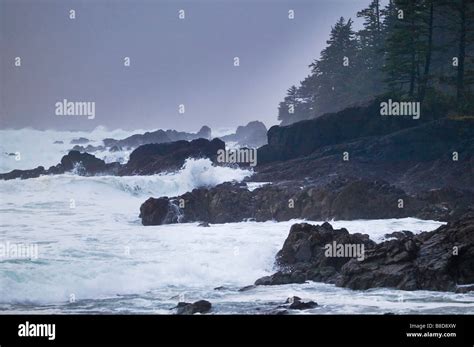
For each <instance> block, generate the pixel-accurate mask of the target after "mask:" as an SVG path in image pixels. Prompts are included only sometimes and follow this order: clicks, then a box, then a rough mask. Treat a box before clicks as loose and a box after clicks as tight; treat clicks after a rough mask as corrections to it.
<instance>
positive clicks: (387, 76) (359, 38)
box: [278, 0, 474, 125]
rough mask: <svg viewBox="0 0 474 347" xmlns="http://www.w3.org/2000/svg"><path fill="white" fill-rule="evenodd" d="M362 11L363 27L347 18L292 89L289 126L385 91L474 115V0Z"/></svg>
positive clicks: (283, 108) (284, 116) (394, 0)
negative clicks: (305, 75)
mask: <svg viewBox="0 0 474 347" xmlns="http://www.w3.org/2000/svg"><path fill="white" fill-rule="evenodd" d="M357 17H361V18H363V20H364V23H363V28H362V29H361V30H360V31H357V32H355V31H354V30H353V22H352V20H351V19H349V20H345V19H344V18H342V17H341V18H340V19H339V20H338V22H337V23H336V24H335V25H334V26H333V27H332V29H331V34H330V37H329V40H328V41H327V47H326V48H325V49H324V50H323V51H322V52H321V56H320V58H319V59H317V60H315V61H314V62H313V63H312V64H311V65H309V67H310V68H311V73H310V74H309V76H307V77H306V78H305V79H304V80H303V81H301V83H300V85H299V86H292V87H291V88H290V89H288V92H287V96H286V97H285V99H284V101H282V102H281V103H280V105H279V114H278V119H279V120H280V121H281V125H287V124H291V123H294V122H298V121H301V120H304V119H310V118H314V117H318V116H320V115H322V114H324V113H328V112H335V111H338V110H341V109H343V108H345V107H347V106H349V105H354V104H358V103H361V102H364V101H368V100H371V99H374V98H375V97H378V96H381V95H386V96H389V97H392V98H397V99H399V100H405V99H406V100H410V101H420V102H422V107H423V105H425V106H426V105H428V106H429V105H431V106H432V107H433V105H443V106H444V107H445V108H446V109H447V110H450V111H452V112H456V113H457V114H462V115H464V114H468V113H469V114H472V113H473V111H472V110H473V108H474V86H473V84H474V54H473V52H474V47H473V46H474V0H390V1H389V3H388V4H387V5H385V6H383V5H382V2H381V1H380V0H373V1H372V2H371V3H370V5H369V6H368V7H367V8H365V9H363V10H361V11H360V12H358V13H357ZM428 109H429V107H428Z"/></svg>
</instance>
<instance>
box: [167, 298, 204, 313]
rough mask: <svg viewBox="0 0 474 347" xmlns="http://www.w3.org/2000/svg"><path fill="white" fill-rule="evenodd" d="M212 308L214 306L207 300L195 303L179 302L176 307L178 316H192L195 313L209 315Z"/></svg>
mask: <svg viewBox="0 0 474 347" xmlns="http://www.w3.org/2000/svg"><path fill="white" fill-rule="evenodd" d="M211 308H212V304H211V303H210V302H209V301H207V300H199V301H196V302H193V303H190V302H179V303H178V305H177V306H176V307H174V308H173V309H176V314H178V315H192V314H195V313H208V312H209V311H210V310H211Z"/></svg>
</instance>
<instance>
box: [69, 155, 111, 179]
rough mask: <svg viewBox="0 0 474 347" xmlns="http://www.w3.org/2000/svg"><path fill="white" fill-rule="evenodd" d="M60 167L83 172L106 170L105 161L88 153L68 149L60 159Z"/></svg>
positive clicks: (94, 172) (92, 172)
mask: <svg viewBox="0 0 474 347" xmlns="http://www.w3.org/2000/svg"><path fill="white" fill-rule="evenodd" d="M60 165H61V168H62V169H63V170H64V171H72V170H74V169H77V170H79V173H83V174H96V173H99V172H104V171H106V165H105V162H104V161H103V160H101V159H98V158H96V157H94V156H93V155H91V154H89V153H80V152H78V151H70V152H69V153H68V154H67V155H65V156H64V157H62V159H61V164H60Z"/></svg>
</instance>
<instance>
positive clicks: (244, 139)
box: [221, 121, 267, 148]
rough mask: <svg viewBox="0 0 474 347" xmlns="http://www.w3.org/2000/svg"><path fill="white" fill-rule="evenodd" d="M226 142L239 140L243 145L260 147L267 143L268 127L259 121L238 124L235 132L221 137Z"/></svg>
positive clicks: (240, 144) (239, 143) (238, 142)
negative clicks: (243, 124) (242, 124)
mask: <svg viewBox="0 0 474 347" xmlns="http://www.w3.org/2000/svg"><path fill="white" fill-rule="evenodd" d="M221 140H222V141H224V142H228V141H232V142H237V144H238V145H239V146H242V147H254V148H256V147H260V146H263V145H265V144H266V143H267V127H266V126H265V124H263V123H262V122H259V121H253V122H250V123H248V124H247V125H245V126H238V127H237V130H236V131H235V133H234V134H230V135H225V136H222V137H221Z"/></svg>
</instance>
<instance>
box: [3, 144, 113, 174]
mask: <svg viewBox="0 0 474 347" xmlns="http://www.w3.org/2000/svg"><path fill="white" fill-rule="evenodd" d="M119 167H120V164H118V163H110V164H106V163H105V162H104V161H103V160H101V159H98V158H96V157H94V156H93V155H91V154H88V153H80V152H78V151H70V152H69V153H68V154H67V155H65V156H63V157H62V159H61V163H59V164H58V165H55V166H51V167H50V168H49V169H47V170H45V168H44V167H42V166H38V167H37V168H35V169H32V170H13V171H11V172H8V173H5V174H0V179H3V180H10V179H15V178H20V179H27V178H35V177H39V176H41V175H58V174H63V173H65V172H70V171H74V172H75V173H77V174H79V175H84V176H91V175H99V174H102V175H106V174H108V175H114V174H117V172H118V169H119Z"/></svg>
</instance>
